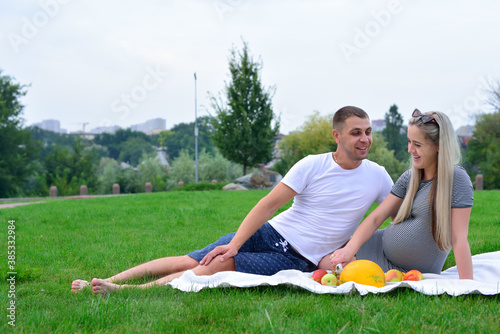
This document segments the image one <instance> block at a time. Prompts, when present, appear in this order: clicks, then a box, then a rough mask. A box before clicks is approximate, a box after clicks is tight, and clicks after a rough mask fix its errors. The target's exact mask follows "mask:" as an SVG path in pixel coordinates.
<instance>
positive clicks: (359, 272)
mask: <svg viewBox="0 0 500 334" xmlns="http://www.w3.org/2000/svg"><path fill="white" fill-rule="evenodd" d="M349 281H354V282H356V283H359V284H365V285H371V286H374V287H377V288H381V287H383V286H385V274H384V271H383V270H382V268H380V266H379V265H378V264H376V263H375V262H373V261H369V260H356V261H352V262H351V263H349V264H348V265H347V266H345V268H344V269H343V270H342V272H341V273H340V277H339V283H340V284H344V283H345V282H349Z"/></svg>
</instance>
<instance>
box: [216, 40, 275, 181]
mask: <svg viewBox="0 0 500 334" xmlns="http://www.w3.org/2000/svg"><path fill="white" fill-rule="evenodd" d="M261 69H262V62H261V61H259V62H256V61H254V60H253V58H252V56H251V55H250V53H249V49H248V45H247V43H246V42H243V50H242V51H241V52H237V50H236V49H235V48H234V47H233V49H232V50H231V56H230V58H229V71H230V76H231V81H230V83H229V84H228V83H226V87H225V94H226V98H227V101H226V103H224V102H223V101H222V99H219V100H217V99H216V98H215V97H213V96H211V101H212V107H213V108H214V109H215V111H216V113H217V117H216V118H215V119H214V127H215V133H214V135H213V140H214V143H215V145H216V146H217V148H218V149H219V151H220V152H221V153H222V155H223V156H224V157H225V158H226V159H228V160H231V161H234V162H236V163H240V164H242V165H243V174H246V170H247V167H248V166H250V167H252V166H255V165H256V164H258V163H266V162H268V161H270V160H271V159H272V153H273V145H274V142H275V137H276V136H277V135H278V132H279V120H278V119H277V118H276V117H275V115H274V113H273V109H272V105H271V99H272V96H273V94H274V88H268V89H266V88H265V87H264V86H263V85H262V83H261V78H260V75H259V72H260V70H261ZM273 122H274V127H273Z"/></svg>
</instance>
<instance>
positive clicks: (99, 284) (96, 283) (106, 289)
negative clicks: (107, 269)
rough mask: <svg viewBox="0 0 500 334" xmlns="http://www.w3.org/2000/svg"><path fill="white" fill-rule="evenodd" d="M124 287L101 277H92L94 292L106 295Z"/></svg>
mask: <svg viewBox="0 0 500 334" xmlns="http://www.w3.org/2000/svg"><path fill="white" fill-rule="evenodd" d="M123 287H124V286H123V285H119V284H115V283H110V282H108V281H106V280H103V279H100V278H94V279H92V292H93V293H96V294H97V293H99V294H101V295H105V294H107V293H110V292H113V291H115V290H116V289H122V288H123Z"/></svg>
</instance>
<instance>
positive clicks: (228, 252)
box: [200, 244, 238, 266]
mask: <svg viewBox="0 0 500 334" xmlns="http://www.w3.org/2000/svg"><path fill="white" fill-rule="evenodd" d="M236 254H238V249H237V248H236V247H234V246H233V245H231V244H227V245H222V246H217V247H215V248H214V249H213V250H212V251H210V252H209V253H208V254H207V255H205V257H204V258H203V259H201V261H200V265H202V266H206V265H208V264H209V263H210V262H212V260H213V259H214V257H216V256H218V255H220V256H221V257H220V260H221V262H224V261H225V260H227V259H229V258H231V257H234V256H236Z"/></svg>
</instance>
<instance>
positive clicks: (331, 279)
mask: <svg viewBox="0 0 500 334" xmlns="http://www.w3.org/2000/svg"><path fill="white" fill-rule="evenodd" d="M321 284H322V285H330V286H336V285H337V276H335V274H326V275H323V277H322V278H321Z"/></svg>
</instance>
